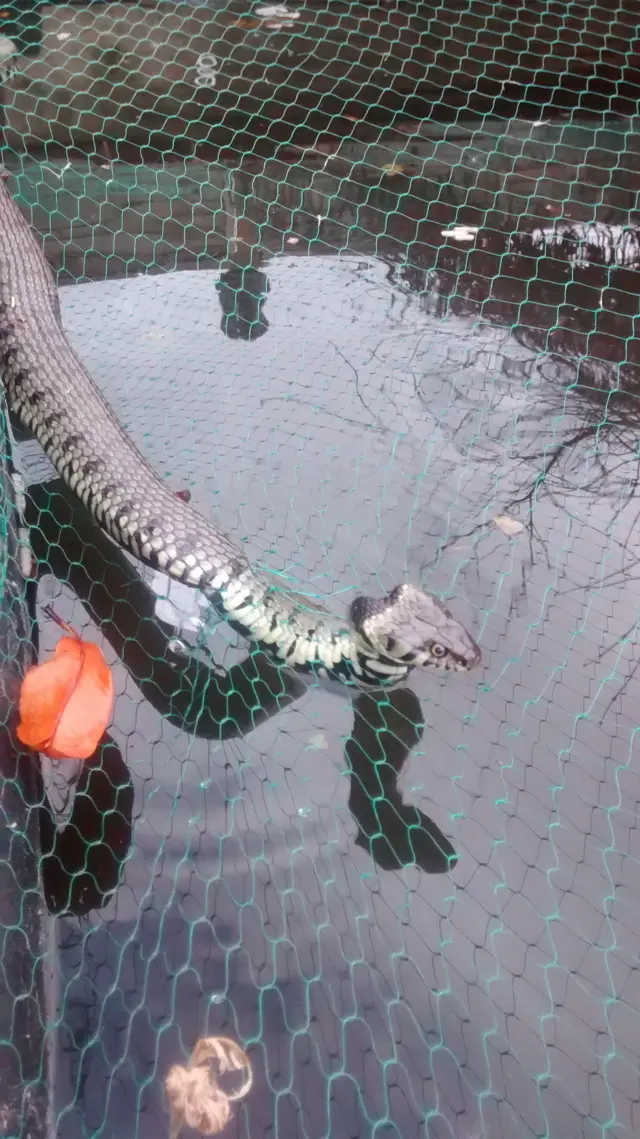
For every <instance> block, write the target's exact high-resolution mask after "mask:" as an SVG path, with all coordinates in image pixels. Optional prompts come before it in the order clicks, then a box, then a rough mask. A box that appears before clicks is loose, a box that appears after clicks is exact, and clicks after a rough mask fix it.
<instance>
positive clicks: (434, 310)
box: [0, 0, 640, 1139]
mask: <svg viewBox="0 0 640 1139" xmlns="http://www.w3.org/2000/svg"><path fill="white" fill-rule="evenodd" d="M637 23H638V20H637V13H636V12H635V9H634V8H633V6H632V4H631V2H630V0H629V3H625V0H619V2H613V0H612V2H610V3H607V2H606V0H600V2H599V3H596V2H595V0H591V2H590V3H587V2H584V3H581V2H575V3H571V4H569V3H555V2H551V0H549V2H542V0H541V2H539V3H535V4H534V3H528V4H526V5H524V4H512V5H508V6H507V5H502V4H497V3H495V4H494V3H480V2H474V0H460V2H453V0H447V3H440V4H435V3H434V4H433V5H430V4H419V5H418V4H416V5H409V4H406V5H403V4H401V3H400V4H397V5H396V4H394V5H387V6H380V7H378V6H373V5H372V6H369V7H365V6H362V5H355V4H342V3H338V2H337V0H335V2H334V0H331V2H329V3H327V4H326V5H325V6H314V5H312V4H309V5H307V6H306V7H303V8H296V7H294V6H293V4H292V3H289V4H288V5H287V6H284V7H283V6H277V5H271V6H269V5H262V6H261V5H254V6H253V7H252V6H250V5H248V4H242V3H239V2H238V3H231V2H230V3H228V4H226V5H219V6H216V7H215V8H214V7H212V8H203V7H196V6H193V7H189V6H187V5H174V4H171V3H169V2H166V3H157V4H151V3H146V2H142V0H141V2H140V3H139V4H120V3H117V4H97V3H96V4H89V5H86V4H85V5H77V6H76V5H73V6H71V5H68V6H59V7H54V6H47V7H41V6H40V5H38V4H35V3H30V4H28V5H27V4H24V3H13V4H8V5H6V6H5V7H4V8H3V9H2V10H1V11H0V37H2V36H4V37H5V40H4V41H3V40H2V38H0V55H2V52H4V56H3V58H2V59H0V67H1V68H2V79H3V83H4V139H5V143H4V148H3V154H2V157H3V161H4V164H5V166H6V167H7V169H8V170H9V172H10V174H11V178H10V180H9V186H10V190H11V193H12V194H13V196H14V198H15V200H16V201H17V203H18V204H19V206H20V208H21V210H22V211H23V213H24V215H25V216H26V217H27V219H28V220H29V221H30V223H31V225H32V226H33V228H34V230H35V232H36V233H37V235H38V238H39V240H40V241H41V242H42V243H43V248H44V250H45V253H46V256H47V258H48V260H49V262H50V264H51V265H52V267H53V268H54V270H55V271H56V274H57V279H58V283H59V285H60V286H61V287H60V303H61V309H62V316H63V321H64V325H65V328H66V330H67V332H68V335H69V338H70V340H71V342H72V344H73V345H74V347H75V348H76V349H77V350H78V352H79V353H80V355H81V356H82V358H83V360H84V361H85V362H86V364H87V367H88V369H89V371H90V372H91V374H92V376H93V377H94V378H95V380H96V382H97V384H98V385H99V387H100V388H101V389H102V391H103V392H104V394H105V397H106V399H107V401H108V403H109V404H110V405H111V406H112V408H113V409H114V411H115V412H116V414H117V416H118V418H119V419H120V421H121V422H122V423H123V424H124V425H125V427H126V429H127V431H128V432H129V434H130V435H131V437H132V438H133V440H134V441H135V442H136V444H137V445H138V447H139V449H140V450H141V451H142V452H143V453H144V454H145V455H146V456H147V458H148V459H149V460H150V461H151V463H152V464H153V466H154V467H155V469H156V470H157V471H158V472H160V473H161V475H162V476H163V477H164V478H165V479H166V480H167V483H168V485H169V486H170V487H171V488H172V489H173V490H174V491H175V492H176V493H180V494H181V495H183V496H186V497H190V500H191V503H192V504H193V505H194V506H195V507H196V508H197V509H199V510H200V512H201V513H203V514H204V515H205V516H207V517H214V518H215V519H216V521H217V522H218V523H219V525H220V526H221V527H222V529H223V530H225V531H226V532H227V533H229V534H231V535H233V536H234V537H235V538H236V539H237V540H238V541H240V542H242V544H243V548H244V549H245V551H246V553H247V555H248V556H249V557H250V559H251V560H252V561H253V562H255V563H256V564H259V565H262V566H266V567H268V568H269V569H271V570H274V571H275V572H277V573H278V574H280V575H282V576H283V578H284V580H285V581H286V582H287V583H288V584H289V585H290V586H291V587H292V588H294V589H295V588H298V589H302V590H304V591H305V592H306V593H308V594H309V595H310V596H313V597H316V598H319V599H322V600H324V602H325V603H326V604H327V605H328V606H329V607H330V608H331V609H332V610H334V611H335V612H344V611H345V609H346V607H347V605H348V603H349V601H350V600H351V598H352V597H353V596H354V595H355V594H356V593H358V592H365V593H369V594H374V595H376V596H378V595H380V594H381V593H382V592H383V591H388V590H389V589H390V588H391V587H392V586H393V585H394V584H395V583H397V582H399V581H402V580H405V579H407V580H411V581H413V582H415V583H416V584H420V585H421V586H422V587H423V588H425V589H428V590H430V591H433V592H436V593H437V594H439V595H441V596H442V597H444V598H446V599H447V602H448V603H449V604H450V605H451V607H452V609H454V610H455V613H456V615H457V616H458V617H459V619H460V620H462V621H463V622H464V623H465V625H466V626H467V627H468V628H470V629H471V630H473V631H474V635H475V636H476V637H477V638H478V639H479V641H480V643H481V646H482V650H483V670H482V671H481V672H480V673H472V674H470V675H469V676H468V677H467V676H463V675H457V676H455V675H454V676H451V677H447V678H445V679H440V678H439V677H438V674H437V673H431V674H429V673H427V672H424V673H418V672H416V673H414V674H412V677H411V681H410V683H408V684H407V685H406V686H404V687H401V688H400V689H398V690H394V691H391V692H389V693H388V694H386V695H384V696H383V697H373V696H371V695H362V694H361V695H356V696H353V698H352V697H351V696H350V693H349V691H348V690H347V689H342V690H336V689H334V690H333V691H327V690H325V688H323V687H322V686H320V685H318V684H312V685H310V686H306V685H303V684H302V682H301V681H299V680H298V679H297V678H296V677H294V676H293V675H292V674H289V673H288V672H286V671H284V670H282V669H279V668H277V667H276V666H274V665H273V664H271V663H270V662H269V661H268V660H267V658H266V657H265V656H263V655H262V654H260V653H258V652H257V651H256V650H255V649H252V646H251V645H249V644H248V643H247V642H246V641H244V640H242V638H240V637H238V636H237V635H236V634H235V633H234V632H233V631H232V630H231V629H230V628H228V627H227V626H226V624H225V623H224V622H223V621H216V620H214V619H213V618H212V616H211V614H210V612H209V611H208V610H207V608H206V606H205V603H204V601H203V599H202V598H200V597H199V595H198V594H197V592H196V591H195V590H190V589H188V588H186V587H182V586H180V585H177V584H176V583H170V582H169V579H168V578H167V577H166V576H164V575H162V574H161V573H154V572H152V571H151V570H149V569H146V568H144V567H142V566H140V565H139V564H138V563H137V562H135V561H134V560H133V559H132V558H130V557H129V556H128V555H127V554H125V553H124V552H123V551H121V550H120V549H119V548H118V547H117V546H116V545H115V544H114V543H113V542H112V541H111V540H110V539H109V538H107V537H106V536H104V535H103V534H102V533H101V532H100V530H99V529H98V528H97V526H95V524H94V523H93V522H92V520H91V518H90V517H89V515H88V513H87V512H86V510H85V509H84V508H83V507H82V506H81V505H80V503H79V502H78V501H77V500H76V498H75V497H74V495H73V494H72V493H71V491H69V490H68V489H66V488H65V486H64V485H63V483H62V482H61V481H60V480H59V479H57V477H56V472H55V471H54V470H53V468H52V467H51V466H50V464H49V463H48V461H47V460H46V459H45V458H44V455H43V453H42V451H41V449H40V447H39V445H38V444H36V443H35V442H34V441H33V440H31V439H30V438H28V437H27V436H26V435H25V434H24V433H21V432H20V429H19V427H18V425H16V424H14V425H13V428H12V432H11V442H10V436H9V428H8V427H6V430H5V436H4V437H5V444H4V453H5V458H4V460H3V461H4V464H5V466H6V470H4V468H3V472H0V473H2V477H3V480H4V486H5V512H4V519H3V530H2V533H3V549H4V554H3V556H4V569H3V575H2V580H3V583H4V585H3V597H4V602H3V606H4V608H3V611H2V613H1V614H0V627H2V628H3V630H4V631H3V647H2V652H3V659H4V660H5V661H6V662H8V664H7V672H6V675H5V676H4V677H3V688H2V692H3V699H4V702H5V709H4V718H5V720H7V719H8V722H9V723H10V724H11V723H14V722H15V705H16V693H17V691H18V687H19V677H20V675H21V674H22V673H23V672H24V670H25V668H27V667H28V665H29V664H30V663H31V661H32V659H33V656H34V652H37V654H38V659H39V660H40V661H43V660H48V659H50V657H51V655H52V652H53V650H54V648H55V646H56V644H57V643H58V641H59V639H60V637H61V635H62V634H61V630H60V628H59V626H58V625H57V624H56V622H55V620H53V619H52V617H51V608H48V607H52V609H53V612H54V614H55V615H56V616H57V617H58V618H61V619H63V620H65V621H67V622H70V623H71V624H72V625H73V627H74V628H75V629H76V630H77V632H78V633H79V634H80V635H81V636H82V637H83V638H85V639H86V640H91V641H96V642H97V643H98V644H100V645H101V646H102V648H103V651H104V653H105V655H106V657H107V660H108V662H109V665H110V667H111V670H112V674H113V677H114V683H115V688H116V703H115V711H114V715H113V719H112V722H111V723H110V725H109V728H108V732H107V735H106V736H105V737H104V739H103V741H102V743H101V745H100V747H99V748H98V750H97V752H96V753H95V755H94V756H93V757H92V758H91V760H90V761H88V762H87V763H74V762H72V761H68V760H60V761H58V760H51V759H47V757H46V756H42V758H41V762H40V763H39V764H37V765H33V767H32V768H31V767H30V766H29V762H28V757H24V756H23V757H22V758H21V759H20V760H19V761H16V759H15V755H13V753H12V752H11V748H10V747H9V745H8V744H7V741H6V740H5V736H6V732H4V734H3V747H4V749H5V750H4V752H3V769H2V775H3V790H2V805H3V812H4V816H3V821H2V832H1V833H2V839H1V851H2V854H1V857H0V875H1V877H0V886H1V889H0V895H1V896H2V899H3V901H2V906H3V909H2V921H1V922H0V925H1V926H2V938H3V942H2V944H3V982H2V993H1V997H0V1016H1V1023H0V1053H1V1054H2V1056H3V1057H5V1058H6V1060H7V1063H6V1064H5V1068H6V1069H7V1070H8V1071H9V1072H10V1075H9V1076H3V1077H0V1098H1V1100H2V1108H1V1110H0V1131H1V1132H2V1134H3V1135H6V1136H11V1137H12V1139H13V1137H14V1136H15V1137H18V1136H20V1137H21V1139H22V1137H32V1139H40V1137H41V1136H43V1137H44V1136H46V1137H47V1139H50V1137H52V1136H54V1135H56V1136H59V1137H61V1139H75V1137H77V1139H80V1137H82V1139H84V1137H91V1139H98V1137H102V1139H109V1137H111V1136H136V1137H138V1139H143V1137H146V1136H153V1137H154V1139H155V1137H157V1136H163V1135H166V1136H167V1137H169V1136H170V1135H171V1136H172V1137H173V1136H175V1135H176V1134H177V1132H178V1130H179V1128H181V1127H182V1128H183V1130H184V1133H185V1134H188V1133H189V1131H188V1128H187V1124H190V1125H191V1126H192V1127H194V1128H195V1130H196V1131H202V1132H204V1133H215V1132H216V1131H217V1130H221V1129H224V1128H226V1129H227V1133H228V1134H230V1135H231V1134H237V1135H240V1134H242V1135H246V1136H251V1137H252V1139H255V1137H256V1136H262V1135H264V1136H270V1135H273V1136H279V1137H280V1139H282V1137H284V1136H287V1137H289V1136H294V1135H295V1136H305V1137H307V1139H322V1137H327V1139H328V1137H329V1136H331V1137H332V1139H368V1137H371V1139H373V1137H374V1136H375V1137H376V1139H382V1136H392V1135H398V1136H402V1139H411V1137H413V1136H415V1137H416V1139H417V1137H418V1136H420V1137H423V1136H424V1137H425V1139H481V1137H482V1139H534V1137H537V1139H542V1137H544V1139H574V1137H575V1139H578V1137H580V1139H632V1136H634V1135H635V1136H637V1135H638V1134H640V1083H639V1077H638V1040H639V1039H640V973H639V970H638V960H639V953H640V920H639V917H638V914H639V913H640V905H639V901H640V899H639V897H638V887H637V880H636V877H635V875H636V873H637V872H638V859H639V858H640V845H639V843H638V828H637V810H638V801H639V799H640V781H639V777H638V761H637V755H636V750H635V744H636V730H637V718H638V717H637V710H636V712H635V713H634V710H633V706H634V703H635V699H636V697H637V696H638V695H639V689H638V680H637V674H636V668H637V664H636V655H637V653H636V648H635V644H636V639H637V621H638V599H639V597H640V593H639V590H638V586H637V556H636V541H635V535H636V531H637V503H636V497H637V480H638V407H637V405H636V402H635V401H636V399H637V393H638V391H639V390H640V352H639V349H638V343H639V341H638V338H637V330H638V320H639V316H640V314H639V306H638V297H639V295H640V272H639V270H640V205H639V203H638V192H637V186H638V178H639V176H640V144H639V142H638V139H639V137H640V136H639V134H638V122H639V120H638V118H637V117H634V116H635V115H636V114H637V89H636V90H635V94H634V87H633V83H634V79H637V69H638V57H639V54H640V40H639V38H638V33H637ZM3 44H4V46H3ZM1 270H2V266H0V272H1ZM178 270H179V272H178ZM63 286H64V287H63ZM12 464H13V466H14V467H15V471H17V473H18V475H19V476H20V477H19V478H18V479H17V480H16V479H15V478H14V480H13V482H12V479H11V474H12V469H13V468H12ZM14 474H15V472H14ZM14 485H15V486H16V487H17V488H18V492H20V490H21V488H24V487H25V486H26V499H25V502H24V504H23V506H22V515H23V524H24V527H25V528H26V530H28V543H29V545H30V550H31V556H32V558H33V565H32V567H31V568H29V566H28V565H27V571H28V573H27V580H28V581H29V583H30V584H29V585H28V586H25V585H24V582H23V580H22V578H21V577H20V574H19V573H18V571H17V568H16V567H17V566H18V564H21V565H22V567H23V571H24V554H25V551H26V552H27V554H28V546H27V543H26V530H25V529H23V531H21V532H20V534H19V533H18V530H17V529H16V527H17V525H18V522H17V521H16V519H18V518H19V515H18V514H17V513H16V510H15V508H14V503H13V500H12V495H13V493H14V491H13V490H11V489H10V488H11V487H13V486H14ZM17 505H18V506H20V502H18V504H17ZM21 551H22V553H21ZM21 558H22V561H21V560H20V559H21ZM21 582H22V585H21V584H20V583H21ZM36 583H37V600H34V596H33V595H34V590H35V586H36ZM16 598H17V599H18V600H17V601H16ZM18 602H19V604H18ZM16 606H17V608H16ZM29 607H30V612H31V618H30V617H29ZM34 617H35V618H36V620H35V623H34V629H33V634H34V635H33V638H32V637H31V636H30V634H29V627H30V626H29V622H30V620H32V621H33V618H34ZM5 626H6V627H5ZM32 640H33V648H32V646H31V641H32ZM10 662H13V663H12V664H10ZM9 665H10V667H9ZM3 667H4V666H3ZM10 673H11V676H10ZM8 678H9V679H8ZM634 882H636V885H634ZM40 897H41V898H42V901H41V902H40V903H39V902H38V899H39V898H40ZM220 1036H222V1037H225V1038H228V1039H229V1040H231V1041H232V1042H235V1043H236V1045H238V1046H239V1047H240V1048H241V1049H243V1050H244V1052H245V1053H246V1056H247V1057H248V1063H250V1066H251V1071H252V1080H253V1082H252V1086H251V1088H250V1090H249V1091H248V1093H247V1094H245V1092H246V1087H245V1086H244V1085H243V1080H244V1078H245V1075H246V1068H244V1067H243V1065H244V1064H245V1060H244V1059H242V1056H241V1055H240V1059H239V1058H238V1055H236V1054H234V1053H233V1047H232V1045H224V1046H222V1045H218V1046H214V1045H211V1046H210V1047H211V1048H213V1049H214V1051H215V1048H216V1047H217V1048H218V1049H219V1050H220V1049H222V1051H221V1052H220V1051H219V1052H218V1053H216V1056H215V1057H214V1063H213V1069H214V1070H216V1071H217V1072H218V1087H217V1091H216V1096H217V1098H216V1097H214V1099H212V1098H211V1097H212V1094H213V1093H212V1091H211V1087H212V1085H211V1083H210V1082H209V1083H208V1084H207V1080H205V1084H207V1086H206V1087H205V1088H204V1090H203V1087H201V1086H199V1087H197V1088H195V1091H194V1087H195V1082H197V1081H195V1082H194V1080H195V1077H193V1072H194V1070H195V1069H191V1070H189V1069H188V1068H187V1066H188V1063H189V1057H190V1056H191V1054H192V1052H193V1049H194V1047H195V1046H196V1044H197V1041H198V1040H201V1039H202V1038H211V1037H220ZM225 1049H226V1051H225ZM229 1049H231V1051H229ZM234 1056H235V1060H234ZM225 1063H227V1065H228V1066H230V1068H231V1070H229V1071H226V1072H224V1071H223V1069H224V1067H225ZM176 1065H178V1066H180V1067H182V1068H187V1070H186V1073H185V1072H178V1073H177V1074H176V1072H175V1070H174V1071H173V1074H172V1077H171V1079H170V1080H169V1083H168V1084H166V1081H167V1078H168V1076H169V1074H170V1072H171V1071H172V1069H174V1068H175V1066H176ZM196 1068H197V1065H196ZM202 1070H204V1071H206V1072H209V1069H208V1068H206V1067H203V1069H202ZM189 1071H190V1072H191V1075H189ZM221 1072H222V1074H220V1073H221ZM207 1079H210V1077H209V1076H208V1077H207ZM172 1080H173V1082H172ZM190 1080H191V1083H190V1082H189V1081H190ZM234 1081H235V1082H234ZM220 1088H222V1090H223V1092H224V1095H221V1093H220ZM176 1089H177V1090H176ZM229 1095H230V1096H231V1097H232V1099H231V1101H229V1100H228V1098H225V1097H228V1096H229ZM207 1096H208V1097H209V1098H208V1099H207ZM190 1097H191V1098H190ZM193 1097H195V1100H194V1098H193ZM198 1097H199V1098H198ZM203 1097H204V1098H203ZM233 1097H236V1098H233ZM214 1100H215V1102H214ZM178 1102H179V1103H180V1104H181V1107H180V1108H179V1109H178V1108H176V1106H175V1105H176V1103H178ZM172 1103H173V1105H174V1106H173V1112H174V1114H173V1117H172V1116H171V1104H172ZM172 1120H173V1123H172Z"/></svg>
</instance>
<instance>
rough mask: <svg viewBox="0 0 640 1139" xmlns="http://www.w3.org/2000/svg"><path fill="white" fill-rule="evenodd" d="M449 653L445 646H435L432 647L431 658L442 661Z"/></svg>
mask: <svg viewBox="0 0 640 1139" xmlns="http://www.w3.org/2000/svg"><path fill="white" fill-rule="evenodd" d="M447 652H448V649H445V647H444V645H438V644H435V645H432V646H431V656H433V657H437V658H438V660H442V658H443V657H446V655H447Z"/></svg>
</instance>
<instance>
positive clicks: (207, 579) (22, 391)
mask: <svg viewBox="0 0 640 1139" xmlns="http://www.w3.org/2000/svg"><path fill="white" fill-rule="evenodd" d="M7 178H8V174H7V173H6V172H5V171H2V177H0V368H1V370H2V379H3V384H4V389H5V392H6V397H7V402H8V404H9V407H10V409H11V411H12V412H13V413H14V414H15V415H16V416H17V418H18V419H19V420H20V422H21V424H22V426H23V427H25V428H27V429H28V430H29V431H31V432H32V433H33V434H34V435H35V436H36V438H37V439H38V440H39V442H40V444H41V446H42V447H43V449H44V451H45V452H46V454H47V455H48V457H49V459H50V460H51V462H52V463H53V465H54V467H55V468H56V470H57V472H58V474H59V475H60V477H61V478H62V479H64V481H65V482H66V483H67V484H68V486H69V487H70V488H71V490H72V491H73V492H74V494H75V495H76V496H77V497H78V498H79V499H80V500H81V501H82V502H83V503H84V505H85V506H86V507H87V508H88V509H89V511H90V512H91V514H92V515H93V517H94V518H95V519H96V521H97V522H98V523H99V524H100V526H102V527H103V529H104V530H105V531H106V532H107V533H108V534H109V535H110V536H111V538H112V539H114V540H115V542H117V543H118V545H120V546H121V547H123V548H124V549H126V550H128V551H129V552H130V553H131V554H133V555H134V557H135V558H137V559H138V560H139V561H141V562H143V563H144V564H145V565H147V566H150V567H152V568H154V569H158V570H161V571H163V572H164V573H166V574H168V575H170V577H172V578H174V579H176V580H178V581H181V582H183V583H184V584H186V585H190V586H193V587H194V588H197V589H200V590H202V592H203V593H204V595H205V596H206V597H207V599H208V600H209V601H210V602H211V604H212V605H213V606H214V607H215V609H216V610H217V611H218V613H219V614H221V615H222V616H224V617H225V618H226V619H227V620H228V621H229V622H230V623H231V624H232V625H233V626H234V627H235V628H236V629H238V630H239V631H240V632H241V633H242V634H243V635H244V636H245V637H247V638H248V639H249V640H250V641H251V642H253V643H254V644H257V645H258V646H259V647H260V648H262V649H263V650H265V651H266V652H268V653H269V654H270V655H271V656H272V657H273V658H275V660H276V661H278V662H280V663H281V664H282V663H283V664H286V665H287V666H288V667H290V668H292V669H294V670H296V671H298V672H301V673H305V674H316V675H318V674H319V675H320V676H322V677H328V678H330V679H332V680H337V681H341V682H343V683H346V684H354V685H356V686H357V687H360V688H365V689H375V688H379V687H381V686H385V687H387V686H391V685H394V684H397V683H398V682H399V681H402V680H403V679H404V678H405V677H406V676H407V674H408V673H409V672H410V671H411V669H413V668H414V667H416V666H423V667H431V668H434V669H438V670H447V671H463V670H468V669H470V668H472V667H474V666H475V665H477V664H478V663H479V661H480V650H479V648H478V646H477V644H476V643H475V641H474V640H473V638H472V637H471V636H470V635H469V633H468V632H467V631H466V629H465V628H464V627H463V626H462V625H461V624H460V623H459V622H458V621H456V620H455V618H454V617H453V616H452V615H451V613H450V612H449V611H448V609H447V608H446V607H445V606H444V605H443V604H442V603H441V602H440V601H439V600H438V599H437V598H436V597H433V596H431V595H429V594H426V593H423V592H421V591H420V590H418V589H416V588H415V587H414V586H412V585H410V584H403V585H399V586H396V588H395V589H393V590H392V591H391V592H390V593H389V594H388V595H387V596H386V597H381V598H370V597H365V596H358V597H356V598H355V599H354V600H353V601H352V603H351V605H350V608H349V613H348V617H347V618H346V619H340V618H338V617H335V616H333V615H332V614H331V613H329V612H327V611H326V610H324V609H323V608H321V607H319V606H316V605H315V604H314V603H308V604H307V603H305V601H304V599H301V598H300V597H299V596H297V595H293V594H291V593H289V592H287V590H286V589H284V588H283V587H282V585H281V584H280V582H279V580H278V579H277V578H276V577H275V576H273V575H271V574H269V573H268V572H266V571H264V570H259V569H255V568H254V567H252V565H251V564H250V563H249V561H248V559H247V558H246V557H245V555H244V554H243V552H242V550H241V548H240V547H239V546H237V545H236V544H235V543H234V542H232V541H231V539H230V538H228V537H227V536H226V534H224V533H223V532H222V531H220V530H219V529H218V528H217V527H216V526H215V525H214V524H213V523H212V522H210V521H208V520H207V519H206V518H204V517H203V516H201V515H200V514H198V513H197V512H196V511H195V510H194V509H193V508H192V507H191V506H190V505H189V504H188V503H186V502H183V501H182V500H181V499H180V498H178V497H177V496H176V495H175V494H174V493H173V492H172V491H171V489H170V488H169V487H168V486H166V484H165V483H164V482H163V480H162V479H161V478H160V477H159V476H158V475H157V474H156V473H155V471H154V470H153V468H152V467H151V466H150V464H149V463H148V462H147V461H146V459H145V458H144V457H143V455H142V454H141V452H140V451H139V450H138V449H137V447H136V446H135V445H134V443H133V442H132V440H131V439H130V438H129V436H128V435H127V433H126V431H125V430H124V429H123V427H122V426H121V424H120V423H119V422H118V419H117V418H116V416H115V414H114V413H113V411H112V410H111V408H110V407H109V406H108V404H107V403H106V402H105V400H104V398H103V396H102V394H101V392H100V391H99V389H98V387H97V386H96V384H95V383H94V382H93V380H92V379H91V376H90V375H89V373H88V371H87V369H86V368H85V366H84V364H83V363H82V360H81V359H80V357H79V356H78V354H77V353H76V352H75V350H74V349H73V347H72V346H71V344H70V343H69V341H68V339H67V337H66V334H65V331H64V328H63V324H62V318H61V312H60V304H59V299H58V292H57V286H56V282H55V279H54V276H53V273H52V271H51V268H50V266H49V264H48V262H47V260H46V258H45V256H44V253H43V252H42V249H41V240H40V239H39V238H38V237H37V236H36V235H35V234H34V232H33V231H32V229H31V227H30V226H29V224H28V222H27V221H26V219H25V218H24V216H23V214H22V212H21V210H20V209H19V208H18V206H17V204H16V202H15V201H14V199H13V197H12V195H11V194H10V192H9V188H8V186H7Z"/></svg>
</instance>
